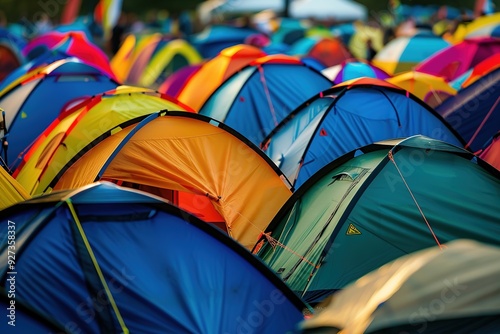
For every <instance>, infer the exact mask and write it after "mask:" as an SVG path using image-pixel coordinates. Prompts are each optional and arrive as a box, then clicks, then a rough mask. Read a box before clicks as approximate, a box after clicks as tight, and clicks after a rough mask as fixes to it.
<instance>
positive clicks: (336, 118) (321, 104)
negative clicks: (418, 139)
mask: <svg viewBox="0 0 500 334" xmlns="http://www.w3.org/2000/svg"><path fill="white" fill-rule="evenodd" d="M417 134H423V135H426V136H429V137H433V138H436V139H440V140H444V141H447V142H449V143H451V144H454V145H458V146H463V145H464V144H465V143H464V142H463V141H462V140H461V138H460V136H459V135H458V134H457V133H456V132H455V131H454V130H453V129H452V128H451V127H450V126H449V125H447V124H446V122H444V121H443V119H442V118H441V117H440V116H439V115H438V114H437V113H436V112H435V111H434V110H432V109H431V108H429V107H428V106H427V105H426V104H424V103H423V102H421V101H419V100H418V99H417V98H415V97H414V96H413V95H410V94H409V93H407V92H406V91H405V90H403V89H401V88H399V87H397V86H395V85H393V84H390V83H388V82H386V81H383V80H377V79H369V78H361V79H354V80H352V81H346V82H345V83H343V84H339V85H337V86H334V87H333V88H330V89H328V90H325V91H323V92H321V93H320V94H316V95H315V96H314V97H312V98H310V99H309V100H307V101H305V102H304V103H303V104H302V105H301V106H300V107H298V108H297V109H295V110H294V111H293V112H292V113H291V114H290V116H289V117H287V118H286V119H284V120H283V121H282V122H281V124H280V125H278V126H277V127H276V128H275V129H274V130H273V131H272V132H271V133H270V134H269V135H268V137H267V138H265V139H264V140H263V141H262V144H261V147H262V149H263V150H264V152H265V153H266V154H267V155H268V156H269V157H270V158H271V160H273V161H274V163H275V164H276V165H277V166H278V167H279V168H280V169H281V170H282V171H283V173H284V174H285V175H286V176H287V177H288V179H289V180H290V181H291V182H293V183H294V186H295V188H298V187H300V185H302V184H303V183H304V182H305V181H306V180H307V179H308V178H309V177H311V176H312V175H313V174H314V173H316V172H317V171H318V170H320V169H321V168H322V167H323V166H325V165H327V164H328V163H330V162H331V161H333V160H335V159H336V158H338V157H340V156H342V155H343V154H345V153H347V152H349V151H351V150H354V149H356V148H358V147H362V146H365V145H369V144H371V143H373V142H376V141H380V140H385V139H390V138H401V137H408V136H412V135H417Z"/></svg>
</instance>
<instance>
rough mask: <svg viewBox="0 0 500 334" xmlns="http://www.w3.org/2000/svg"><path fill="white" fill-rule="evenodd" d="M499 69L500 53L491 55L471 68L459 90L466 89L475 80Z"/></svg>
mask: <svg viewBox="0 0 500 334" xmlns="http://www.w3.org/2000/svg"><path fill="white" fill-rule="evenodd" d="M499 67H500V53H497V54H494V55H491V56H490V57H488V58H486V59H485V60H483V61H482V62H480V63H479V64H477V65H476V66H474V67H473V68H472V71H471V72H470V74H469V75H468V76H467V78H466V79H465V80H464V82H463V83H462V85H461V88H465V87H468V86H470V85H472V84H473V83H474V82H476V81H477V80H479V79H481V78H482V77H483V76H485V75H486V74H488V73H490V72H492V71H494V70H496V69H498V68H499Z"/></svg>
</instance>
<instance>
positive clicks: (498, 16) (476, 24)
mask: <svg viewBox="0 0 500 334" xmlns="http://www.w3.org/2000/svg"><path fill="white" fill-rule="evenodd" d="M499 25H500V13H495V14H492V15H485V16H480V17H478V18H476V19H475V20H474V21H472V22H470V23H462V24H459V25H458V27H457V29H456V31H455V33H454V34H453V42H454V43H459V42H461V41H463V40H464V39H466V38H473V37H491V35H490V34H489V32H490V31H491V30H493V29H494V28H495V27H496V26H499Z"/></svg>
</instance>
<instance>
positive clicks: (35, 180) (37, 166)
mask: <svg viewBox="0 0 500 334" xmlns="http://www.w3.org/2000/svg"><path fill="white" fill-rule="evenodd" d="M159 110H190V109H189V108H187V107H186V106H184V105H182V104H180V103H179V102H178V101H174V100H172V99H171V98H169V97H167V96H165V95H162V94H160V93H158V92H155V91H153V90H150V89H147V88H139V87H131V86H118V87H117V88H116V89H113V90H110V91H107V92H104V93H101V94H96V95H94V96H92V97H90V98H88V99H86V100H84V101H82V102H81V103H79V104H77V105H75V106H74V107H72V108H71V109H70V110H68V111H67V112H66V113H64V114H62V115H59V117H58V118H56V119H55V120H54V121H53V122H52V123H51V124H50V125H49V126H48V127H47V129H46V130H45V131H44V132H43V133H42V134H41V135H40V136H39V137H38V138H37V139H36V141H35V142H34V143H33V145H31V147H30V148H29V150H28V151H27V152H26V154H25V155H24V156H23V158H22V161H21V162H20V163H19V166H18V167H17V168H16V170H15V171H14V172H13V174H12V175H13V176H14V177H15V178H16V180H17V181H18V182H19V183H21V184H22V185H23V186H24V188H25V189H26V190H27V191H28V192H29V193H30V194H32V195H39V194H41V193H42V192H43V190H44V189H41V188H40V187H38V185H39V184H45V183H46V182H47V181H46V180H52V179H53V178H54V177H55V176H56V175H57V173H58V172H60V170H61V168H63V167H64V166H65V165H66V164H67V163H69V162H70V161H73V160H74V159H77V158H78V157H79V156H80V155H82V154H83V152H86V151H87V150H89V149H90V148H91V147H92V146H93V145H96V144H97V143H98V142H100V141H102V140H103V139H104V138H106V137H108V136H111V135H112V134H113V133H115V132H118V131H119V130H121V129H123V128H125V127H127V126H130V125H132V124H136V123H138V122H140V121H141V120H142V119H144V118H145V117H147V116H148V115H150V114H152V113H156V112H158V111H159Z"/></svg>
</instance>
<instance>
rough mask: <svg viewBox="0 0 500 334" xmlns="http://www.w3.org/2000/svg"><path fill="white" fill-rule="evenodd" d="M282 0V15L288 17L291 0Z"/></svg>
mask: <svg viewBox="0 0 500 334" xmlns="http://www.w3.org/2000/svg"><path fill="white" fill-rule="evenodd" d="M283 1H285V5H284V6H283V17H290V1H292V0H283Z"/></svg>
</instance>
